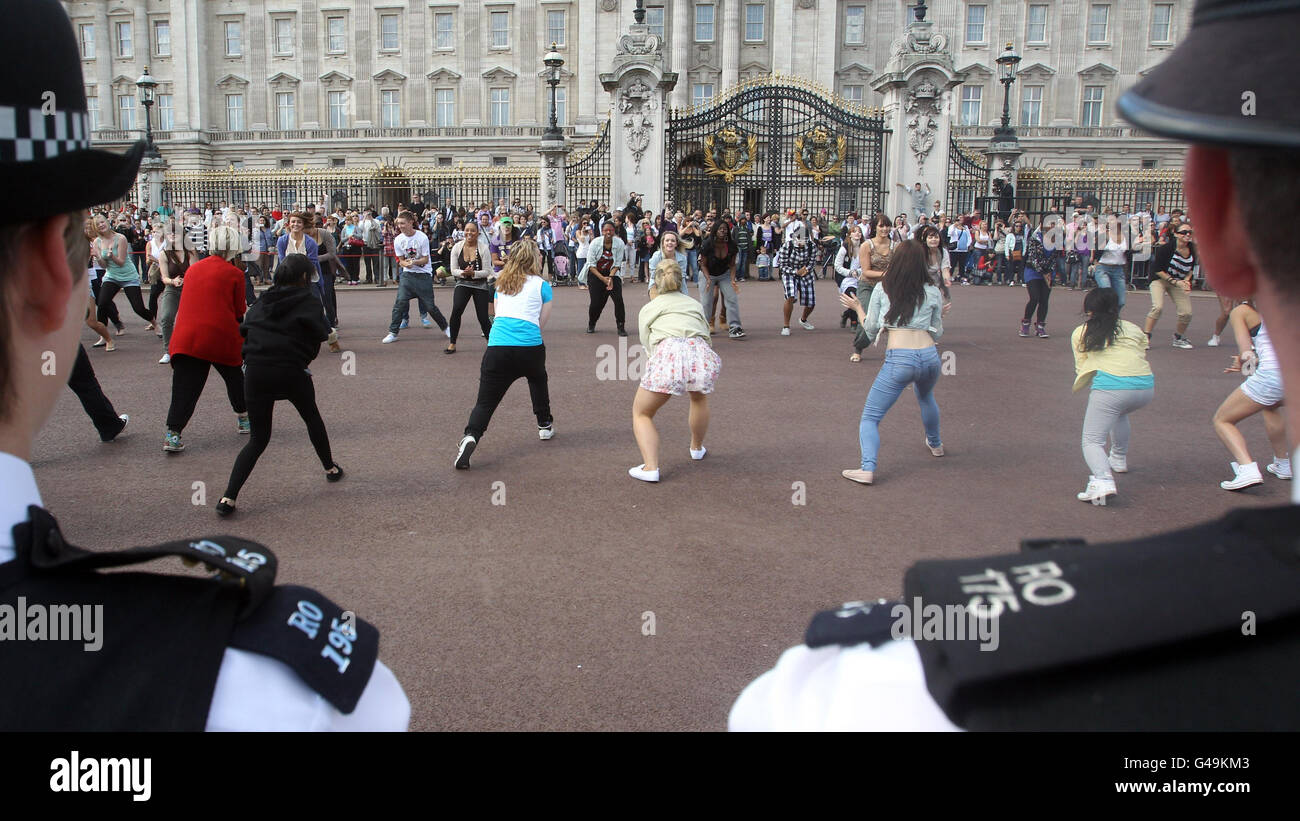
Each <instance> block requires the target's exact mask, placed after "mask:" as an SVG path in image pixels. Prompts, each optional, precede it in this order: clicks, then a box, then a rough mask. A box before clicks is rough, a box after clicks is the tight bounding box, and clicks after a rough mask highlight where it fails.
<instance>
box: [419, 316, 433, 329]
mask: <svg viewBox="0 0 1300 821" xmlns="http://www.w3.org/2000/svg"><path fill="white" fill-rule="evenodd" d="M420 324H421V325H423V326H424V327H426V328H432V327H433V322H431V321H430V320H429V317H427V316H422V317H420Z"/></svg>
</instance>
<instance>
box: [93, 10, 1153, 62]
mask: <svg viewBox="0 0 1300 821" xmlns="http://www.w3.org/2000/svg"><path fill="white" fill-rule="evenodd" d="M988 10H989V7H988V6H987V5H985V4H974V3H973V4H970V5H968V6H967V7H966V25H965V42H966V43H967V44H984V43H987V42H988V35H989V31H988V28H989V26H988ZM1050 10H1051V7H1050V4H1048V3H1031V4H1030V5H1029V8H1028V10H1027V13H1026V15H1025V42H1026V43H1027V44H1030V45H1039V44H1044V43H1046V42H1047V36H1048V26H1049V22H1050V19H1049V18H1050ZM646 11H647V13H648V16H647V19H646V22H647V23H648V24H649V26H650V30H651V33H653V34H657V35H658V36H660V37H663V36H664V9H663V7H662V6H660V7H652V8H649V9H647V10H646ZM1110 11H1111V4H1110V3H1093V4H1091V5H1090V6H1089V7H1088V22H1087V35H1088V43H1090V44H1099V43H1109V42H1110V35H1111V31H1110ZM716 12H717V7H716V6H715V5H712V4H697V5H696V6H695V42H697V43H712V42H713V41H714V39H715V38H716V34H717V32H716V30H715V29H716V20H717V16H716ZM844 13H845V17H844V44H845V45H849V46H860V45H865V44H866V36H867V7H866V6H848V7H846V8H845V12H844ZM1173 17H1174V4H1173V3H1156V4H1155V5H1153V6H1152V8H1151V20H1150V27H1149V36H1150V41H1151V42H1152V43H1157V44H1163V43H1171V42H1173V37H1174V31H1173ZM766 24H767V5H766V4H765V3H746V4H745V16H744V28H745V42H747V43H761V42H763V41H764V40H766V34H767V32H766ZM400 25H401V19H400V15H398V14H380V15H379V48H380V50H381V51H399V50H400V49H401V33H400ZM455 25H456V20H455V15H454V14H453V13H451V12H437V13H435V14H434V15H433V35H434V48H436V49H454V48H455V47H456V28H455ZM223 28H224V40H225V47H226V48H225V51H226V56H228V57H239V56H242V55H243V53H244V40H243V37H244V35H243V23H242V22H241V21H238V20H226V21H224V22H223ZM78 29H79V33H80V37H81V56H82V57H84V58H86V59H93V58H94V57H95V25H94V23H82V24H81V25H80V26H78ZM567 30H568V21H567V13H566V12H565V11H564V10H563V9H553V10H548V11H547V12H546V40H547V42H553V43H555V44H557V45H561V46H562V45H565V44H566V39H567V38H566V33H567ZM488 31H489V35H490V37H491V41H490V42H491V45H492V48H510V12H509V11H508V10H507V11H492V12H490V13H489V15H488ZM114 33H115V35H116V37H115V39H114V43H115V45H116V47H117V52H116V54H117V56H118V57H128V58H129V57H132V56H134V44H133V42H132V30H131V23H130V22H120V23H115V24H114ZM153 35H154V36H153V54H154V55H156V56H158V57H168V56H170V55H171V53H172V43H171V24H170V22H169V21H167V20H155V21H154V23H153ZM272 43H273V45H274V48H275V54H276V55H277V56H286V55H292V54H293V51H294V43H295V38H294V20H293V18H290V17H276V18H273V20H272ZM325 50H326V53H328V54H345V53H346V52H347V19H346V18H344V17H327V18H325Z"/></svg>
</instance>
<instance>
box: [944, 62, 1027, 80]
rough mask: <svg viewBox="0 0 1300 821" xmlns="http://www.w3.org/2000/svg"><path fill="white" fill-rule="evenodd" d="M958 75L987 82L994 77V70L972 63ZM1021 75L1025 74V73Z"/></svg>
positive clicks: (960, 70)
mask: <svg viewBox="0 0 1300 821" xmlns="http://www.w3.org/2000/svg"><path fill="white" fill-rule="evenodd" d="M957 73H959V74H965V75H966V76H968V77H978V78H980V79H984V80H987V79H989V78H990V77H992V76H993V71H992V69H990V68H989V67H988V66H986V65H984V64H983V63H971V64H970V65H968V66H966V67H965V68H962V69H958V70H957ZM1021 73H1022V74H1023V73H1024V72H1021Z"/></svg>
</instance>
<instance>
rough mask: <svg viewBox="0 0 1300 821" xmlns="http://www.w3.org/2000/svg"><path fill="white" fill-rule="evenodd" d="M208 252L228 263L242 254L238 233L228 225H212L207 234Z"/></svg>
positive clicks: (242, 249)
mask: <svg viewBox="0 0 1300 821" xmlns="http://www.w3.org/2000/svg"><path fill="white" fill-rule="evenodd" d="M208 251H209V252H210V253H211V254H212V255H213V256H214V257H221V258H222V259H224V260H226V261H227V262H229V261H230V260H232V259H234V258H236V257H238V256H240V255H241V254H242V253H243V252H244V246H243V243H242V242H240V237H239V232H238V231H236V230H235V229H234V228H231V227H230V226H229V225H214V226H212V230H211V231H210V232H209V233H208Z"/></svg>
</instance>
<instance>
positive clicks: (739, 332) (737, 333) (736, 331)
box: [727, 325, 745, 339]
mask: <svg viewBox="0 0 1300 821" xmlns="http://www.w3.org/2000/svg"><path fill="white" fill-rule="evenodd" d="M727 336H729V337H731V338H732V339H744V338H745V329H744V328H742V327H740V326H739V325H737V326H736V327H734V328H732V329H731V330H730V331H727Z"/></svg>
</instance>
